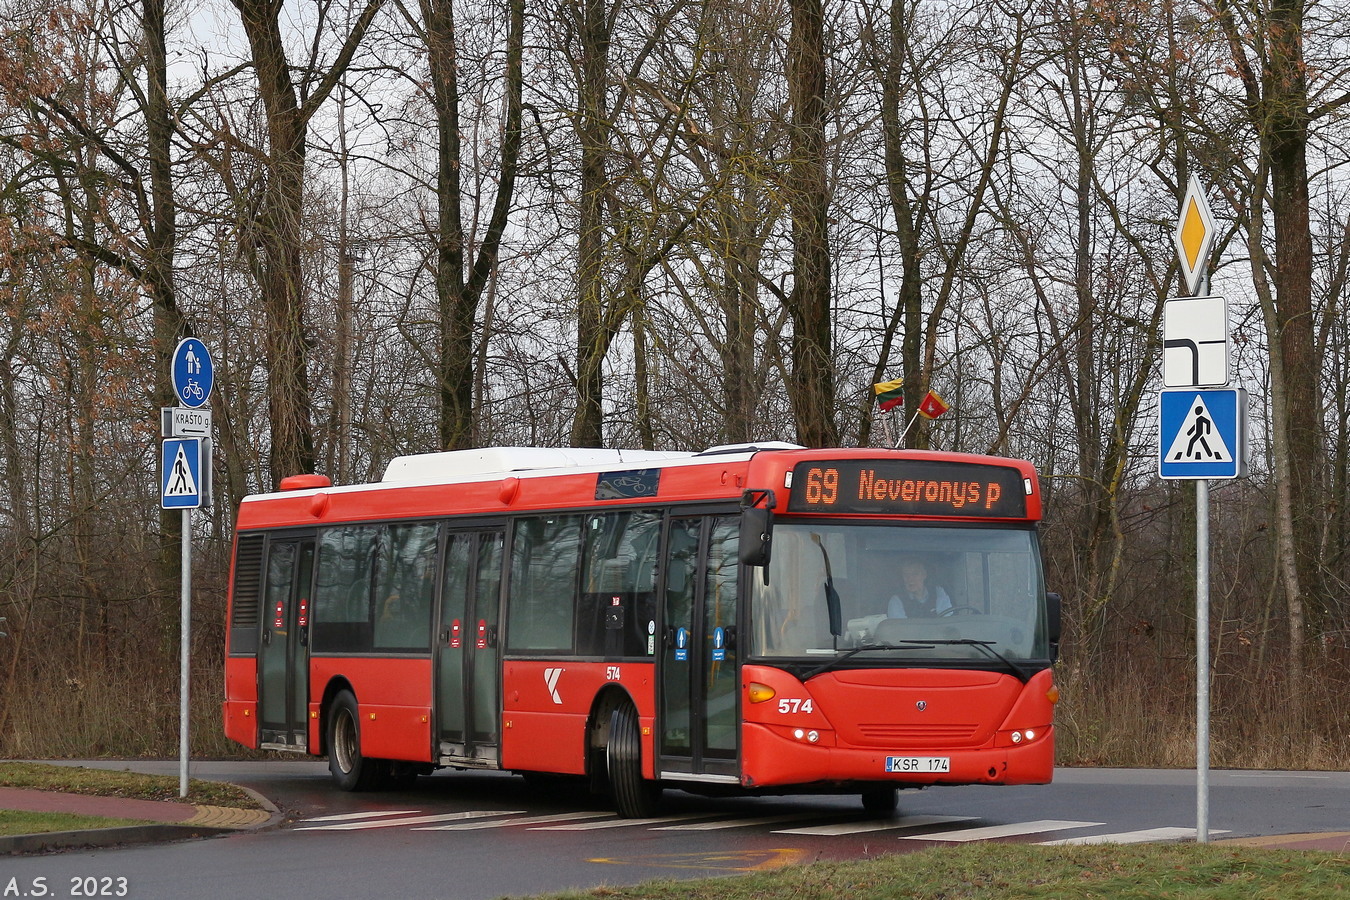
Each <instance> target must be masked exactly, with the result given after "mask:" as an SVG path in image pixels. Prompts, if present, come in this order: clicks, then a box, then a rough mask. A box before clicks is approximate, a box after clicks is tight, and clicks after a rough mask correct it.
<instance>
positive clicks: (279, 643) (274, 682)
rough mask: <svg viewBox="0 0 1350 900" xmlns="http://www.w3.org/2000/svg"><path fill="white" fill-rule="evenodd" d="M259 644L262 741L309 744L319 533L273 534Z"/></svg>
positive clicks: (274, 746)
mask: <svg viewBox="0 0 1350 900" xmlns="http://www.w3.org/2000/svg"><path fill="white" fill-rule="evenodd" d="M264 573H265V576H266V585H265V586H264V589H263V615H262V622H261V626H262V640H261V646H260V647H259V649H258V737H259V744H258V746H259V747H261V748H262V749H264V750H299V751H303V750H305V749H306V748H307V744H308V741H307V740H306V735H307V733H308V709H309V617H310V608H309V607H310V596H311V590H312V588H313V576H314V538H313V537H297V538H279V539H278V538H273V539H272V540H271V541H269V543H268V548H267V563H266V567H265V569H264Z"/></svg>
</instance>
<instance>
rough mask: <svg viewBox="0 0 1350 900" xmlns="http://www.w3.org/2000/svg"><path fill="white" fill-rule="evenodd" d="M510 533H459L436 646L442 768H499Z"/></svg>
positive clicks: (448, 552)
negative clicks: (502, 616)
mask: <svg viewBox="0 0 1350 900" xmlns="http://www.w3.org/2000/svg"><path fill="white" fill-rule="evenodd" d="M504 535H505V531H504V530H503V529H499V528H493V529H485V530H479V531H452V532H449V534H448V535H447V538H446V548H445V575H444V583H443V585H442V589H441V610H440V615H439V617H438V620H437V621H438V622H439V625H438V628H437V641H436V722H437V724H436V732H437V744H438V753H437V756H438V758H439V762H440V763H441V764H442V765H474V766H488V767H495V766H496V765H497V761H498V760H497V750H498V744H499V741H500V738H499V735H498V724H497V723H498V722H499V721H500V715H499V708H500V691H501V686H500V684H499V683H498V682H499V679H500V677H501V676H500V671H501V665H500V660H501V648H500V647H499V646H498V639H497V638H498V635H497V610H498V604H499V603H500V602H501V586H502V548H503V545H504Z"/></svg>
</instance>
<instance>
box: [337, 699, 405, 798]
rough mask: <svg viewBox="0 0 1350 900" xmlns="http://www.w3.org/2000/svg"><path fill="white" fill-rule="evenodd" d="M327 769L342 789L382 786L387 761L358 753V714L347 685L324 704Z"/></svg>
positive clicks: (364, 789) (374, 788)
mask: <svg viewBox="0 0 1350 900" xmlns="http://www.w3.org/2000/svg"><path fill="white" fill-rule="evenodd" d="M325 709H326V710H327V711H328V712H327V715H326V716H325V719H326V724H327V728H326V733H327V736H328V737H327V741H326V742H325V743H326V745H327V750H328V771H329V772H330V773H331V774H332V776H333V781H334V783H336V784H337V786H338V787H339V788H341V789H342V790H344V791H371V790H378V789H379V788H380V787H383V786H384V781H385V776H386V774H387V773H388V771H389V767H388V764H387V763H386V762H385V760H382V759H372V758H370V757H368V756H365V755H363V754H362V753H361V714H360V707H359V706H358V705H357V702H356V695H355V694H354V693H352V691H351V689H350V688H342V689H339V690H337V691H336V692H335V693H334V695H333V698H332V702H331V704H325Z"/></svg>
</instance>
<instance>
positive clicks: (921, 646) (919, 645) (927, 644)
mask: <svg viewBox="0 0 1350 900" xmlns="http://www.w3.org/2000/svg"><path fill="white" fill-rule="evenodd" d="M937 643H939V642H937V641H902V642H901V643H899V644H859V645H858V646H856V647H854V648H853V649H852V650H845V651H844V652H843V653H841V654H839V655H838V656H836V657H834V658H833V659H831V660H830V661H829V662H827V663H824V664H823V665H819V666H816V668H814V669H812V670H811V671H810V672H807V673H806V674H805V675H803V676H802V677H801V680H802V681H809V680H810V679H812V678H815V677H816V676H817V675H819V674H821V673H822V672H827V671H829V670H830V669H833V668H834V667H835V666H837V665H839V664H840V663H841V662H844V661H845V660H847V659H852V658H853V657H855V656H857V655H858V654H859V653H862V652H863V651H864V650H932V649H933V648H934V645H935V644H937Z"/></svg>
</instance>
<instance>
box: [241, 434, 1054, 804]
mask: <svg viewBox="0 0 1350 900" xmlns="http://www.w3.org/2000/svg"><path fill="white" fill-rule="evenodd" d="M1040 516H1041V495H1040V490H1039V487H1038V483H1037V478H1036V473H1035V471H1034V470H1033V468H1032V466H1031V465H1030V464H1029V463H1026V462H1023V461H1019V460H1012V459H1000V458H994V457H986V456H970V455H963V454H953V453H936V452H918V451H899V450H895V451H892V450H874V449H832V450H818V449H805V448H802V447H797V446H793V445H789V444H780V443H776V442H774V443H769V444H759V445H736V446H727V447H716V448H713V449H710V450H707V451H705V452H702V453H659V452H644V451H632V450H579V449H545V448H495V449H483V450H465V451H454V452H445V453H431V454H425V455H418V456H408V457H401V458H398V459H395V460H394V461H393V462H391V463H390V464H389V466H388V468H387V470H386V472H385V474H384V477H383V480H381V481H380V482H378V483H375V484H361V485H352V486H333V485H331V484H330V483H329V481H328V479H327V478H325V477H323V476H316V475H301V476H293V477H290V478H287V479H285V480H284V481H283V482H282V483H281V485H280V490H279V491H278V492H276V493H270V494H265V495H259V496H251V497H248V498H247V499H245V500H244V502H243V503H242V505H241V507H240V510H239V516H238V522H237V533H236V537H235V544H234V559H233V566H232V572H231V586H230V604H229V612H228V629H227V630H228V638H227V640H228V645H227V652H226V662H225V702H224V724H225V732H226V734H227V735H228V736H229V737H230V738H231V739H233V740H235V741H238V742H239V743H241V744H244V745H246V746H248V747H254V748H265V749H271V750H284V751H293V752H296V753H306V754H310V755H313V756H323V755H326V756H327V757H328V761H329V768H330V770H331V772H332V776H333V779H334V780H335V781H336V783H337V785H338V786H339V787H341V788H343V789H346V790H364V789H377V788H382V787H390V786H394V785H405V784H407V783H408V782H410V781H411V780H412V779H415V778H416V777H417V775H419V774H423V773H429V772H431V771H432V770H433V769H435V768H438V767H456V768H461V769H502V770H508V771H513V772H518V773H522V774H525V775H527V776H528V775H530V774H531V773H553V774H562V775H574V776H582V777H587V778H589V779H590V780H591V782H592V784H593V785H594V786H595V787H596V789H598V790H606V791H608V792H609V793H610V794H611V796H612V797H613V801H614V804H615V806H616V807H617V809H618V810H619V812H620V813H621V814H622V815H625V816H629V817H640V816H648V815H651V814H653V813H654V811H655V810H656V808H657V803H658V801H659V797H660V794H661V791H662V789H663V788H667V787H668V788H679V789H684V790H689V791H696V792H703V793H717V792H732V791H743V792H760V793H809V792H828V793H853V794H856V795H859V796H860V797H861V798H862V802H863V804H864V806H866V807H867V808H868V809H870V810H873V811H877V812H885V811H888V810H890V809H893V808H894V807H895V805H896V797H897V795H896V791H897V789H900V788H913V787H922V786H926V785H940V784H949V785H954V784H1039V783H1045V782H1049V781H1050V780H1051V775H1052V771H1053V756H1054V725H1053V709H1054V704H1055V702H1056V700H1057V699H1058V692H1057V690H1056V687H1055V684H1054V678H1053V674H1052V669H1051V666H1052V664H1053V662H1054V659H1055V654H1056V648H1057V641H1058V637H1059V616H1060V611H1059V598H1058V597H1057V596H1056V595H1055V594H1048V593H1047V592H1046V589H1045V585H1044V581H1043V576H1042V567H1041V559H1040V553H1039V549H1038V544H1037V531H1036V526H1037V521H1038V520H1039V518H1040ZM920 582H921V583H922V584H921V585H920V587H921V588H922V593H923V596H922V597H921V598H913V597H904V596H902V595H903V594H905V593H907V590H908V588H909V587H911V586H913V585H917V584H919V583H920Z"/></svg>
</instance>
